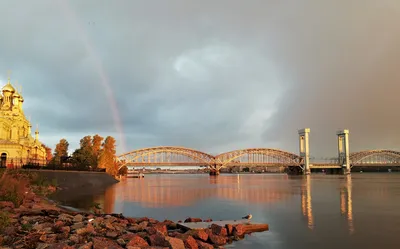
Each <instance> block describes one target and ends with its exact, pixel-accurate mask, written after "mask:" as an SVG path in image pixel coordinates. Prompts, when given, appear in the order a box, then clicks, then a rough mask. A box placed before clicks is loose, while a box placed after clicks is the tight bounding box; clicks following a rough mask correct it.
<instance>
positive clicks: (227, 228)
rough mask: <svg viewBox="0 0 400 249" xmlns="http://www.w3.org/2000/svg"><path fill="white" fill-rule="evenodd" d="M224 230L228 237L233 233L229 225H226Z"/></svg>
mask: <svg viewBox="0 0 400 249" xmlns="http://www.w3.org/2000/svg"><path fill="white" fill-rule="evenodd" d="M225 228H226V231H227V233H228V236H231V235H232V232H233V226H232V225H231V224H226V226H225Z"/></svg>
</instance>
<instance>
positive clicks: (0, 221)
mask: <svg viewBox="0 0 400 249" xmlns="http://www.w3.org/2000/svg"><path fill="white" fill-rule="evenodd" d="M9 225H10V217H8V213H6V212H3V211H1V210H0V233H1V232H3V230H4V229H5V228H7V227H8V226H9Z"/></svg>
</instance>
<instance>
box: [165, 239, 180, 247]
mask: <svg viewBox="0 0 400 249" xmlns="http://www.w3.org/2000/svg"><path fill="white" fill-rule="evenodd" d="M165 240H166V241H167V243H166V244H167V245H168V247H169V248H170V249H185V244H184V243H183V241H182V240H181V239H178V238H172V237H165Z"/></svg>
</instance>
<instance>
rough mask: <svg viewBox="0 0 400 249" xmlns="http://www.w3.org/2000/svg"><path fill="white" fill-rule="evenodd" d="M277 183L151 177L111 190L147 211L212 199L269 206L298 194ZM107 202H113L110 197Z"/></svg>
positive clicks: (232, 178)
mask: <svg viewBox="0 0 400 249" xmlns="http://www.w3.org/2000/svg"><path fill="white" fill-rule="evenodd" d="M283 177H284V176H282V178H283ZM278 182H279V181H275V180H273V181H265V179H264V177H263V176H260V177H254V176H251V177H250V176H249V177H247V176H240V175H228V176H222V175H220V176H218V177H208V176H206V177H187V178H186V177H179V176H173V177H165V176H151V177H147V178H144V179H125V180H122V181H121V182H120V183H118V184H117V185H115V186H114V187H112V189H115V188H118V191H116V193H115V194H114V195H115V196H114V198H115V200H114V201H116V202H118V203H120V202H122V203H123V202H131V203H137V204H138V205H140V206H142V207H148V208H165V207H185V206H191V205H194V204H195V203H196V202H200V201H202V200H205V199H210V198H217V199H226V200H237V201H240V202H247V203H270V202H276V201H279V200H283V199H287V198H289V197H291V196H293V195H295V193H291V192H289V191H280V189H277V188H278V186H277V184H278ZM114 192H115V190H114ZM109 196H110V197H111V194H109ZM106 202H113V200H111V199H108V198H107V200H106Z"/></svg>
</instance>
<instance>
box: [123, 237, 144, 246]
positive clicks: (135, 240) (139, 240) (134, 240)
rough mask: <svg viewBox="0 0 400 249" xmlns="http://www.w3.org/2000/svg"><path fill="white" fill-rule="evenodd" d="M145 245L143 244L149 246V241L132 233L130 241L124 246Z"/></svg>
mask: <svg viewBox="0 0 400 249" xmlns="http://www.w3.org/2000/svg"><path fill="white" fill-rule="evenodd" d="M129 246H131V247H145V246H149V243H147V241H146V240H144V239H143V238H141V237H139V236H137V235H134V236H133V237H132V238H131V239H130V241H129V242H128V244H126V247H129Z"/></svg>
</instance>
